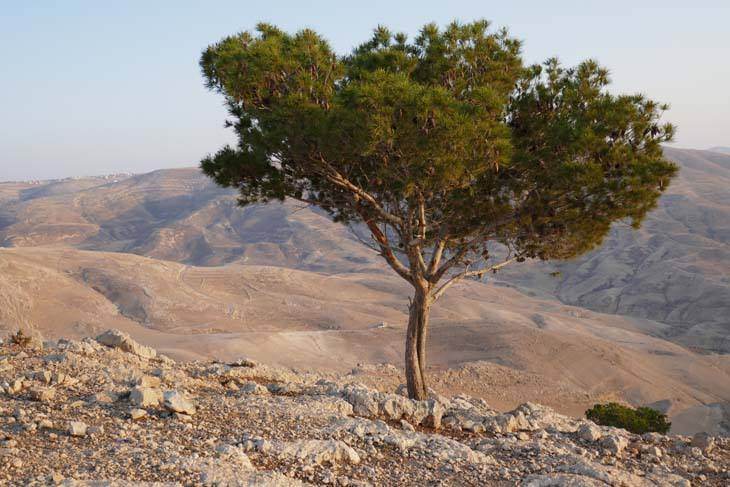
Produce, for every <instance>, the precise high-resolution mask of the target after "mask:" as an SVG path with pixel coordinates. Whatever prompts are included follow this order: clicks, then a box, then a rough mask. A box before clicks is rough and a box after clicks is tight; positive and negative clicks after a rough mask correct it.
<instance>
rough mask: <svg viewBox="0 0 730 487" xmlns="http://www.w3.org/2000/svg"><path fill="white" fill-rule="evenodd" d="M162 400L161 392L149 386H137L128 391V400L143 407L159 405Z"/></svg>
mask: <svg viewBox="0 0 730 487" xmlns="http://www.w3.org/2000/svg"><path fill="white" fill-rule="evenodd" d="M162 400H163V396H162V392H160V391H159V390H158V389H152V388H150V387H140V386H138V387H135V388H134V389H132V390H131V391H130V393H129V402H131V403H132V404H134V405H135V406H139V407H143V408H146V407H154V406H159V405H160V403H161V402H162Z"/></svg>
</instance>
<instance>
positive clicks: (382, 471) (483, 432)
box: [0, 330, 730, 487]
mask: <svg viewBox="0 0 730 487" xmlns="http://www.w3.org/2000/svg"><path fill="white" fill-rule="evenodd" d="M375 372H376V373H375V374H374V375H375V376H378V375H379V374H378V373H377V371H375ZM363 378H365V379H367V373H366V372H364V371H363V369H359V370H357V371H353V372H352V373H349V374H337V375H321V374H309V373H302V372H296V371H293V370H291V369H286V368H276V367H271V366H267V365H262V364H258V363H256V362H254V361H252V360H250V359H246V358H239V359H237V360H233V361H228V363H221V362H210V361H193V362H175V361H173V360H172V359H170V358H168V357H166V356H165V355H161V354H159V353H157V351H156V350H154V349H152V348H150V347H146V346H143V345H140V344H139V343H137V342H135V341H134V340H132V339H131V338H130V337H129V335H127V334H125V333H123V332H119V331H116V330H108V331H106V332H104V333H102V334H100V335H99V336H98V337H97V338H96V340H94V339H90V338H86V339H83V340H81V341H75V340H63V339H61V340H57V341H47V342H45V343H41V341H40V340H39V339H37V338H35V339H33V340H31V341H30V342H28V343H22V344H17V343H12V341H11V340H10V339H9V338H7V337H6V339H5V340H4V343H3V344H2V345H0V385H1V386H2V390H0V398H2V400H1V401H0V464H2V468H1V469H0V482H2V483H3V484H6V485H23V486H27V485H68V486H85V485H89V486H91V485H132V484H134V485H140V482H147V483H148V484H145V485H218V486H235V485H249V486H250V485H261V486H264V485H265V486H269V485H280V486H288V485H292V486H299V485H353V486H356V485H361V486H363V485H379V486H380V485H505V486H506V485H522V486H530V487H538V486H607V485H623V486H689V485H703V486H704V485H727V483H728V482H730V440H728V439H727V438H722V437H713V436H709V435H707V434H703V433H700V434H697V435H695V436H694V437H685V436H676V435H673V436H663V435H659V434H655V433H651V434H646V435H643V436H638V435H635V434H631V433H628V432H627V431H625V430H620V429H615V428H610V427H601V426H597V425H595V424H594V423H592V422H590V421H587V420H583V419H574V418H571V417H567V416H562V415H560V414H557V413H555V412H554V411H553V410H551V409H550V408H548V407H545V406H541V405H538V404H535V403H526V404H522V405H520V406H518V407H517V408H515V409H514V410H512V411H509V412H506V413H499V412H497V411H495V410H494V409H492V408H491V407H490V405H489V404H488V403H486V402H485V401H483V400H480V399H475V398H473V397H470V396H468V395H458V396H454V397H444V396H441V395H438V394H435V393H434V394H433V395H432V397H431V398H430V399H428V400H426V401H412V400H409V399H407V398H406V397H404V396H403V395H401V394H402V389H403V388H402V387H395V388H391V389H390V390H386V389H383V390H377V389H376V388H373V387H372V386H370V387H369V386H366V385H364V384H363V383H361V380H362V379H363Z"/></svg>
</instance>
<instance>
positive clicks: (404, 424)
mask: <svg viewBox="0 0 730 487" xmlns="http://www.w3.org/2000/svg"><path fill="white" fill-rule="evenodd" d="M400 426H401V428H403V429H404V430H406V431H416V428H414V427H413V425H412V424H411V423H409V422H408V421H406V420H405V419H401V420H400Z"/></svg>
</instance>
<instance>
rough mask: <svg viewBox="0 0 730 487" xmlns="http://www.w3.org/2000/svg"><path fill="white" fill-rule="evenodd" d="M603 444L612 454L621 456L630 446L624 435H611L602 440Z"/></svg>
mask: <svg viewBox="0 0 730 487" xmlns="http://www.w3.org/2000/svg"><path fill="white" fill-rule="evenodd" d="M601 446H602V447H603V448H605V449H606V451H608V452H609V453H610V454H612V455H616V456H619V455H621V453H622V452H623V451H624V450H625V449H626V447H627V446H629V442H628V441H627V440H626V439H625V438H623V437H622V436H617V435H609V436H606V437H604V438H603V439H602V440H601Z"/></svg>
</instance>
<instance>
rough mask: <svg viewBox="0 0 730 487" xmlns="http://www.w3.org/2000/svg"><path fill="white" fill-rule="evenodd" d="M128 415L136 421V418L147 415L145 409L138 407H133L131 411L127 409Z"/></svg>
mask: <svg viewBox="0 0 730 487" xmlns="http://www.w3.org/2000/svg"><path fill="white" fill-rule="evenodd" d="M129 416H130V417H131V418H132V420H134V421H136V420H138V419H142V418H144V417H145V416H147V411H145V410H144V409H140V408H134V409H132V410H131V411H129Z"/></svg>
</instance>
